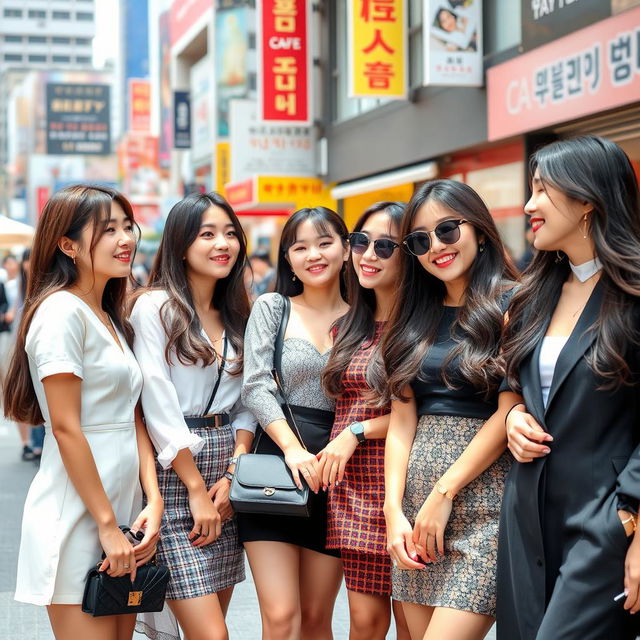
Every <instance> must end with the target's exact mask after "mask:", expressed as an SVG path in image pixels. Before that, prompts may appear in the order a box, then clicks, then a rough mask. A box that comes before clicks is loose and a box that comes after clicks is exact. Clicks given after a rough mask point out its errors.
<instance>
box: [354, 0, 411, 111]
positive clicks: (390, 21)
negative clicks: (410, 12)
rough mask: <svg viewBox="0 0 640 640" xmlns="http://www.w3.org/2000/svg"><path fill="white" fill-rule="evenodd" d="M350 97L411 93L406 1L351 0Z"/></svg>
mask: <svg viewBox="0 0 640 640" xmlns="http://www.w3.org/2000/svg"><path fill="white" fill-rule="evenodd" d="M347 7H348V13H347V22H348V34H349V48H348V51H349V59H348V69H349V97H350V98H389V99H398V100H402V99H404V98H405V97H406V95H407V36H406V33H407V29H406V19H407V7H406V0H348V1H347Z"/></svg>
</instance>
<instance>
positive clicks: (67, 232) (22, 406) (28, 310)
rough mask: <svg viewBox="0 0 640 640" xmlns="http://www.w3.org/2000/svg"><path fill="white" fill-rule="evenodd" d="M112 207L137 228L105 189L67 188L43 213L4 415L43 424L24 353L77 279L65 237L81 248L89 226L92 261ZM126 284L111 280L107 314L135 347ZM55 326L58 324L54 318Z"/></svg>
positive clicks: (127, 209) (121, 200) (118, 198)
mask: <svg viewBox="0 0 640 640" xmlns="http://www.w3.org/2000/svg"><path fill="white" fill-rule="evenodd" d="M113 202H117V203H118V204H119V205H120V206H121V207H122V209H123V211H124V213H125V215H126V216H127V217H128V218H129V219H130V220H131V222H132V224H134V226H135V220H134V217H133V209H132V208H131V204H130V203H129V201H128V200H127V199H126V198H125V197H124V196H123V195H122V194H121V193H119V192H118V191H115V190H114V189H110V188H108V187H103V186H95V185H74V186H70V187H66V188H64V189H61V190H60V191H58V192H57V193H55V194H54V195H53V196H51V198H50V199H49V200H48V201H47V203H46V204H45V206H44V209H43V210H42V216H41V218H40V221H39V222H38V227H37V229H36V233H35V237H34V239H33V247H32V249H31V254H30V255H29V259H30V265H29V267H30V268H29V277H28V278H25V281H26V283H27V284H26V294H25V297H24V305H23V310H22V317H21V319H20V325H19V327H18V332H17V337H16V346H15V350H14V352H13V356H12V358H11V363H10V365H9V371H8V372H7V377H6V381H5V384H4V389H3V394H4V412H5V415H6V416H7V417H8V418H10V419H12V420H15V421H16V422H26V423H28V424H41V423H42V422H43V421H44V418H43V416H42V412H41V410H40V406H39V405H38V400H37V398H36V394H35V390H34V387H33V382H32V381H31V375H30V374H29V359H28V357H27V353H26V351H25V343H26V339H27V333H28V331H29V327H30V326H31V321H32V320H33V316H34V314H35V312H36V311H37V310H38V307H39V306H40V304H41V303H42V302H43V300H44V299H45V298H47V297H48V296H50V295H51V294H52V293H55V292H56V291H61V290H64V289H68V288H69V287H71V286H72V285H73V284H75V282H76V280H77V279H78V271H77V268H76V265H75V264H74V263H73V260H72V259H71V258H70V257H69V256H67V255H65V254H64V253H63V252H62V251H61V250H60V248H59V247H58V242H59V241H60V240H61V239H62V238H64V237H67V238H69V239H70V240H73V241H76V242H79V241H80V240H81V236H82V232H83V231H84V229H85V228H86V227H87V226H88V225H90V226H91V227H92V229H93V234H92V236H91V245H90V247H89V252H90V255H91V256H93V251H94V249H95V246H96V244H97V243H98V241H99V240H100V238H101V237H102V234H103V233H104V231H105V229H106V228H107V225H108V223H109V219H110V218H111V204H112V203H113ZM23 275H24V274H23ZM127 280H128V279H127V278H111V279H110V280H109V281H108V282H107V284H106V286H105V289H104V293H103V295H102V308H103V309H104V310H105V311H106V312H107V313H108V314H109V316H110V317H111V319H112V321H113V324H114V325H115V326H116V327H117V328H118V329H119V330H120V331H121V333H122V334H123V335H124V336H125V339H126V341H127V343H128V344H129V346H131V344H132V341H133V329H132V327H131V325H130V324H129V322H128V321H127V319H126V317H125V296H126V292H127ZM51 321H52V322H56V321H57V320H56V319H55V318H52V320H51Z"/></svg>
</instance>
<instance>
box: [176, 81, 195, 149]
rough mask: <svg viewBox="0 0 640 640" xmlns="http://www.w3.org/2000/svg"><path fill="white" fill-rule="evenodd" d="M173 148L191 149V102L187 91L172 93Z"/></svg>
mask: <svg viewBox="0 0 640 640" xmlns="http://www.w3.org/2000/svg"><path fill="white" fill-rule="evenodd" d="M173 148H174V149H190V148H191V100H190V99H189V92H188V91H174V92H173Z"/></svg>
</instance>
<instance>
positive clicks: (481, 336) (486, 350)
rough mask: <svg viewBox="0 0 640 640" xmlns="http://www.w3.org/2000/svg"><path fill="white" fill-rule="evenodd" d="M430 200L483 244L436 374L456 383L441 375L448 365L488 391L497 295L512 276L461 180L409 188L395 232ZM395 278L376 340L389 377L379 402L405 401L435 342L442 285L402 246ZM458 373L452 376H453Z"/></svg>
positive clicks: (497, 335)
mask: <svg viewBox="0 0 640 640" xmlns="http://www.w3.org/2000/svg"><path fill="white" fill-rule="evenodd" d="M429 202H436V203H438V204H440V205H441V206H443V207H446V208H447V209H449V210H450V211H451V213H452V215H453V216H455V217H459V218H464V219H465V220H467V221H468V222H469V223H470V224H471V225H472V226H473V227H474V229H475V231H476V235H477V236H478V238H479V239H480V238H481V239H482V240H483V242H484V251H482V252H478V254H477V256H476V258H475V260H474V262H473V264H472V265H471V267H470V273H469V284H468V286H467V288H466V291H465V295H464V300H463V304H462V306H461V307H460V308H459V309H458V311H457V314H456V318H455V321H454V322H453V324H452V326H451V334H452V335H453V336H458V337H457V338H456V340H457V344H456V346H455V348H454V349H452V350H451V352H450V353H449V355H448V356H447V359H446V361H445V363H444V364H443V367H442V379H443V381H444V383H445V384H446V385H447V386H449V387H450V388H455V385H454V383H453V382H452V381H451V380H450V377H449V375H448V370H449V365H451V364H452V363H453V362H455V363H456V372H457V374H459V376H460V377H462V378H463V379H464V380H466V381H467V382H469V383H470V384H471V385H473V386H474V387H475V388H477V389H478V391H480V392H484V393H485V394H487V395H488V394H490V393H491V392H493V391H495V389H496V388H497V387H498V385H499V383H500V381H501V378H502V375H503V373H504V368H503V363H502V360H501V358H500V355H499V349H500V339H501V336H502V329H503V323H504V318H503V312H502V309H501V306H500V302H501V298H502V295H503V294H504V293H505V291H506V290H507V289H508V288H509V287H511V286H512V282H513V281H515V280H516V273H515V270H514V268H513V266H512V264H511V263H510V262H509V261H507V259H506V257H505V249H504V246H503V244H502V240H501V239H500V235H499V233H498V230H497V228H496V225H495V223H494V221H493V218H492V217H491V214H490V213H489V210H488V209H487V206H486V205H485V203H484V202H483V201H482V198H480V196H479V195H478V194H477V193H476V192H475V191H474V190H473V189H472V188H471V187H469V186H468V185H466V184H463V183H461V182H455V181H453V180H434V181H432V182H428V183H426V184H424V185H423V186H422V187H420V188H419V189H418V190H417V191H416V192H415V193H414V194H413V197H412V198H411V200H410V201H409V204H408V205H407V209H406V212H405V216H404V218H403V224H402V230H401V235H402V237H405V236H406V235H407V234H409V233H411V231H412V228H413V225H414V221H415V218H416V215H417V214H418V211H419V210H420V209H421V208H422V207H423V206H424V205H425V204H427V203H429ZM400 268H401V274H402V275H401V281H400V285H399V287H398V296H397V298H396V300H395V304H394V307H393V310H392V312H391V318H390V320H389V324H388V328H387V331H386V332H385V336H384V339H383V342H382V346H381V349H382V358H383V361H384V365H385V371H386V374H387V377H388V382H387V384H386V385H384V386H378V387H377V388H376V391H378V393H380V395H381V397H382V398H383V399H385V400H388V399H396V398H397V399H400V400H406V396H404V395H403V393H402V392H403V389H404V388H405V387H406V385H408V384H409V383H410V382H411V380H413V379H415V378H416V376H418V375H419V372H420V366H421V364H422V360H423V359H424V357H425V355H426V353H427V351H428V350H429V348H430V347H431V345H432V344H433V343H434V341H435V339H436V336H437V331H438V325H439V323H440V321H441V319H442V317H443V314H444V300H445V295H446V287H445V284H444V282H443V281H442V280H440V279H438V278H436V277H435V276H433V275H431V274H430V273H429V272H427V271H426V270H425V269H424V267H423V266H422V265H421V264H420V262H419V261H418V258H417V257H415V256H413V255H410V254H409V253H408V252H403V254H402V257H401V267H400ZM456 377H457V376H456Z"/></svg>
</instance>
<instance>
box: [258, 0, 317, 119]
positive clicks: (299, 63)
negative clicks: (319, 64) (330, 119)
mask: <svg viewBox="0 0 640 640" xmlns="http://www.w3.org/2000/svg"><path fill="white" fill-rule="evenodd" d="M309 7H310V2H309V0H258V2H257V8H258V31H259V33H258V60H259V68H258V78H259V82H260V87H259V91H258V95H259V104H260V108H259V113H260V119H261V120H267V121H278V122H287V123H295V124H309V123H310V121H311V114H310V97H309V93H310V90H309V89H310V76H311V73H310V72H311V64H310V63H311V58H310V47H309V18H310V12H309Z"/></svg>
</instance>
